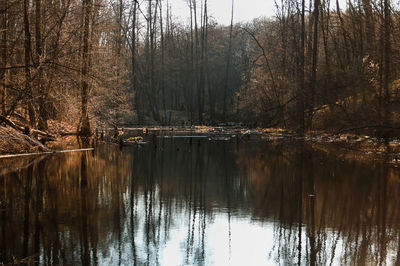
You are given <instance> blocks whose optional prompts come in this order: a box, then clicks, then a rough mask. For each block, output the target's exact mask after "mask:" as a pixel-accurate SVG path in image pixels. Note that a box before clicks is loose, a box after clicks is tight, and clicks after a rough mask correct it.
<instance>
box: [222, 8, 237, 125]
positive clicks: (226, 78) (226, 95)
mask: <svg viewBox="0 0 400 266" xmlns="http://www.w3.org/2000/svg"><path fill="white" fill-rule="evenodd" d="M233 8H234V0H232V10H231V25H230V29H229V44H228V54H227V60H226V71H225V84H224V105H223V110H222V119H223V121H224V122H226V113H227V101H228V99H227V98H228V83H229V72H230V68H231V59H232V58H231V57H232V37H233V36H232V35H233V34H232V33H233Z"/></svg>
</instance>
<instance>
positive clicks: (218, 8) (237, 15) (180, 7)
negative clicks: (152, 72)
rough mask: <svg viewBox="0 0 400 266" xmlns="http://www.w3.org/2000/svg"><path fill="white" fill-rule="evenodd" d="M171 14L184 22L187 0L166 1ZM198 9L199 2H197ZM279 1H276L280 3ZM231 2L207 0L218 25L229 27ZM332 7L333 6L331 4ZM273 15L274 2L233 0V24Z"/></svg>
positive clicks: (228, 0)
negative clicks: (170, 8)
mask: <svg viewBox="0 0 400 266" xmlns="http://www.w3.org/2000/svg"><path fill="white" fill-rule="evenodd" d="M168 1H169V3H170V5H171V7H172V12H173V14H174V15H175V16H176V17H179V18H182V20H183V21H185V18H186V19H187V18H188V17H189V14H190V13H189V7H188V4H187V0H168ZM198 2H199V4H198V5H199V8H200V2H201V0H198ZM280 2H281V1H278V3H280ZM339 2H341V8H342V9H343V8H345V6H346V5H345V0H339ZM231 4H232V1H231V0H208V9H209V15H211V16H213V17H214V18H215V19H216V20H217V22H218V24H221V25H229V24H230V21H231ZM332 5H333V4H332ZM274 15H275V1H274V0H234V15H233V17H234V18H233V20H234V23H237V22H248V21H251V20H253V19H254V18H258V17H261V16H264V17H273V16H274Z"/></svg>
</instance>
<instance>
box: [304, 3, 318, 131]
mask: <svg viewBox="0 0 400 266" xmlns="http://www.w3.org/2000/svg"><path fill="white" fill-rule="evenodd" d="M318 19H319V0H315V1H314V36H313V47H312V69H311V71H312V73H311V82H310V94H309V103H308V123H307V128H308V129H312V119H313V115H314V104H315V85H316V84H315V83H316V81H317V63H318Z"/></svg>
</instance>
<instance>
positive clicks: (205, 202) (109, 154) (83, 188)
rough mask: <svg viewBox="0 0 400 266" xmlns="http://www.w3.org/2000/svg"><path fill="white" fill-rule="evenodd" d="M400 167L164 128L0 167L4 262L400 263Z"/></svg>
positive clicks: (296, 145)
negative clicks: (134, 140) (141, 141)
mask: <svg viewBox="0 0 400 266" xmlns="http://www.w3.org/2000/svg"><path fill="white" fill-rule="evenodd" d="M399 192H400V178H399V171H398V170H397V169H396V168H394V167H392V166H390V165H387V164H384V163H382V162H379V161H371V160H363V159H360V158H356V157H352V156H343V154H339V153H337V152H334V151H331V150H329V148H326V147H323V148H322V149H319V148H315V147H312V146H311V145H308V144H304V143H295V142H289V141H281V142H268V141H262V140H254V141H252V140H241V139H231V140H225V141H221V140H210V139H208V138H159V139H158V141H157V146H155V145H153V144H152V143H149V144H147V145H140V146H138V145H133V146H129V147H124V148H123V149H122V150H120V149H119V148H118V146H115V145H109V144H102V145H99V146H98V147H97V148H96V149H95V151H93V152H81V153H70V154H56V155H52V156H48V157H42V158H40V157H35V158H32V159H31V160H30V161H29V162H28V163H26V164H24V165H22V166H21V167H19V169H16V170H15V171H3V174H2V175H1V176H0V204H1V205H0V262H3V263H12V262H14V263H28V264H34V263H40V264H45V265H53V264H59V265H97V264H99V265H174V266H175V265H295V264H300V265H364V264H367V265H379V264H383V265H384V264H386V265H396V264H397V265H398V264H399V263H400V249H399V247H400V193H399Z"/></svg>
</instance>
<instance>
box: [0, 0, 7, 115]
mask: <svg viewBox="0 0 400 266" xmlns="http://www.w3.org/2000/svg"><path fill="white" fill-rule="evenodd" d="M1 3H2V5H1V6H2V7H3V8H4V13H3V14H2V17H1V30H2V32H1V66H2V67H3V68H6V67H7V64H8V43H7V42H8V34H7V32H8V0H2V1H1ZM0 82H1V83H2V84H1V85H0V86H1V91H0V97H1V99H0V105H1V114H2V115H5V113H6V104H7V101H6V98H7V70H5V69H3V70H1V71H0Z"/></svg>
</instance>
